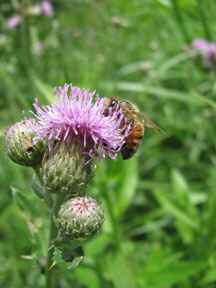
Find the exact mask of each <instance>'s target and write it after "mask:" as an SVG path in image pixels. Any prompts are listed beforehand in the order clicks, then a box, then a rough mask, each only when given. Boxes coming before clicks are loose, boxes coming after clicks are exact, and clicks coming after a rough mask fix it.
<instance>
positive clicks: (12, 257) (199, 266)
mask: <svg viewBox="0 0 216 288" xmlns="http://www.w3.org/2000/svg"><path fill="white" fill-rule="evenodd" d="M29 2H31V1H29ZM16 3H17V1H11V2H10V1H2V3H1V4H0V9H1V14H0V23H1V24H2V32H1V34H0V46H1V48H3V49H1V52H0V57H1V61H0V79H1V84H0V94H1V97H0V119H1V121H0V135H1V149H0V161H1V166H0V183H1V196H0V208H1V209H0V239H1V241H0V260H1V263H2V265H1V268H0V286H1V287H11V288H19V287H38V288H40V287H41V288H42V287H44V285H45V284H44V283H45V276H44V272H45V271H44V264H45V255H46V250H45V249H46V245H47V241H48V239H47V238H48V235H47V227H48V213H47V210H46V207H45V205H44V203H43V201H42V200H40V199H39V198H37V197H36V196H35V195H34V193H33V192H32V189H31V180H30V179H31V175H32V173H31V171H29V170H27V169H25V168H21V167H18V166H17V165H16V164H13V163H12V162H11V161H10V160H9V159H8V158H7V156H6V154H5V151H4V148H3V137H2V136H3V133H4V130H5V129H6V127H8V125H10V124H12V123H14V122H15V121H17V120H20V119H21V118H22V117H23V113H24V115H28V113H29V110H31V109H32V102H33V100H34V98H35V97H38V98H40V100H41V101H42V102H43V103H47V102H49V101H51V100H52V97H53V96H52V93H51V92H52V88H53V87H55V86H57V85H60V84H63V83H64V82H72V83H74V84H76V85H78V86H82V87H86V88H91V89H96V90H97V92H98V93H99V94H100V95H105V96H110V95H119V97H121V98H123V99H129V100H131V101H134V102H135V103H137V104H138V105H139V107H140V110H142V111H143V112H145V113H146V114H147V115H148V116H149V117H150V118H151V119H152V120H154V121H155V122H156V123H158V125H159V126H161V127H162V128H163V129H164V130H165V131H166V135H160V134H158V133H153V132H152V131H149V130H148V131H146V135H145V138H144V141H143V143H142V145H141V147H140V149H139V151H138V153H137V156H136V157H134V158H133V159H131V160H130V161H123V160H122V159H118V160H116V161H109V160H106V161H103V162H102V163H99V164H98V167H97V173H96V176H95V179H94V181H93V183H92V184H91V187H90V191H91V193H92V194H93V195H95V196H96V197H99V198H100V199H102V201H103V206H104V207H105V210H106V222H105V225H104V227H103V231H102V233H101V234H100V235H98V236H97V237H96V238H95V239H93V240H91V241H89V242H88V243H86V244H85V246H84V250H85V254H86V255H87V257H86V260H85V262H84V263H83V264H81V265H80V266H79V267H77V268H76V269H75V267H76V265H77V263H64V262H63V261H62V259H61V255H58V254H56V255H55V261H56V263H57V264H58V267H59V270H58V275H57V276H58V278H59V279H61V281H60V282H61V283H60V286H59V287H65V288H66V287H77V288H87V287H88V288H89V287H90V288H99V287H103V288H104V287H105V288H109V287H110V288H113V287H116V288H145V287H147V288H149V287H151V288H180V287H181V288H204V287H205V288H211V287H215V285H216V252H215V246H216V222H215V219H216V218H215V217H216V195H215V183H216V170H215V163H216V158H215V128H216V123H215V121H214V119H215V113H216V86H215V79H214V78H215V70H206V69H204V68H203V67H202V65H199V64H198V63H196V62H195V61H194V60H193V59H192V58H191V56H190V55H189V54H188V53H186V52H185V47H186V45H187V43H188V42H189V41H190V40H192V39H194V38H200V37H204V38H209V39H211V38H214V34H215V32H216V31H215V25H214V24H215V20H214V19H215V16H216V14H215V9H214V8H215V7H216V5H215V3H214V1H213V0H206V1H195V0H184V1H177V0H175V1H174V0H173V1H162V0H157V1H153V0H145V1H144V0H143V1H138V0H132V1H129V0H110V1H106V0H105V1H96V0H85V1H84V0H76V1H75V0H73V1H66V0H64V1H57V0H56V1H54V11H55V13H54V16H53V17H51V18H48V17H43V16H37V17H29V18H28V19H25V21H23V23H22V24H21V25H20V26H19V27H17V28H16V29H14V30H8V29H7V28H6V25H5V22H6V19H7V18H8V17H9V16H10V15H12V14H14V11H15V4H16ZM39 40H40V41H42V42H44V44H45V49H44V51H43V54H41V55H37V54H36V53H35V52H34V51H35V50H34V49H33V48H34V45H35V44H36V43H37V42H38V41H39ZM212 40H214V39H212ZM23 111H25V112H23ZM72 271H73V272H72Z"/></svg>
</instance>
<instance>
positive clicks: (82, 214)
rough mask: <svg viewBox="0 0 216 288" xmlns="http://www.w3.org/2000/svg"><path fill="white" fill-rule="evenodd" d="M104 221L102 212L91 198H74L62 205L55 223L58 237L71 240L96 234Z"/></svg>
mask: <svg viewBox="0 0 216 288" xmlns="http://www.w3.org/2000/svg"><path fill="white" fill-rule="evenodd" d="M103 221H104V214H103V210H102V208H101V207H100V205H99V204H98V203H97V201H96V200H95V199H93V198H91V197H75V198H72V199H70V200H68V201H67V202H66V203H64V204H63V205H62V206H61V208H60V210H59V213H58V216H57V219H56V222H57V227H58V230H59V232H60V235H61V236H62V237H63V238H68V239H71V240H75V239H85V238H88V237H90V236H93V235H94V234H95V233H97V232H98V231H99V230H100V228H101V226H102V224H103Z"/></svg>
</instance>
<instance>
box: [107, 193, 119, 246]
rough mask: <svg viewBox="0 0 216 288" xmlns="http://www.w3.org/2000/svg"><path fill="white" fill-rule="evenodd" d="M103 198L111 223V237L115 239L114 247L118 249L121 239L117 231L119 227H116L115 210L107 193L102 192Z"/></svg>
mask: <svg viewBox="0 0 216 288" xmlns="http://www.w3.org/2000/svg"><path fill="white" fill-rule="evenodd" d="M104 198H105V201H106V205H107V210H108V213H109V216H110V220H111V224H112V229H113V234H114V235H113V238H114V239H115V244H116V248H117V249H120V246H121V245H120V243H121V241H120V233H119V229H118V222H117V219H116V215H115V211H114V209H113V204H112V201H111V199H110V195H109V193H104Z"/></svg>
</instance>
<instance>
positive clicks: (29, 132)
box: [5, 119, 43, 166]
mask: <svg viewBox="0 0 216 288" xmlns="http://www.w3.org/2000/svg"><path fill="white" fill-rule="evenodd" d="M34 125H35V120H34V119H26V120H23V121H21V122H18V123H16V124H14V125H12V126H11V127H9V128H8V130H7V131H6V133H5V144H6V149H7V153H8V156H9V157H10V158H11V159H12V160H13V161H14V162H16V163H17V164H20V165H24V166H35V165H37V164H38V163H40V161H41V159H42V150H43V143H42V141H39V142H37V143H33V138H34V136H35V134H34V129H33V127H34Z"/></svg>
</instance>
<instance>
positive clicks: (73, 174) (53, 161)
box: [40, 143, 92, 196]
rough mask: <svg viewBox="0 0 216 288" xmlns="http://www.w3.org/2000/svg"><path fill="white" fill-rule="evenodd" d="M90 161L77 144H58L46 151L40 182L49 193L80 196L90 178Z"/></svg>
mask: <svg viewBox="0 0 216 288" xmlns="http://www.w3.org/2000/svg"><path fill="white" fill-rule="evenodd" d="M91 171H92V159H89V157H88V156H87V155H85V154H83V151H82V150H81V147H80V145H79V144H77V145H76V144H75V143H73V144H72V145H68V144H65V143H58V144H56V147H55V148H53V149H52V150H51V151H48V152H47V153H46V155H45V157H44V159H43V161H42V165H41V168H40V179H41V182H42V184H43V186H44V188H45V189H46V191H47V192H49V193H58V194H59V193H63V194H65V195H66V194H67V196H70V195H73V196H78V195H79V196H80V195H82V193H83V190H84V189H85V187H86V185H87V184H88V182H89V180H90V178H91Z"/></svg>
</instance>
